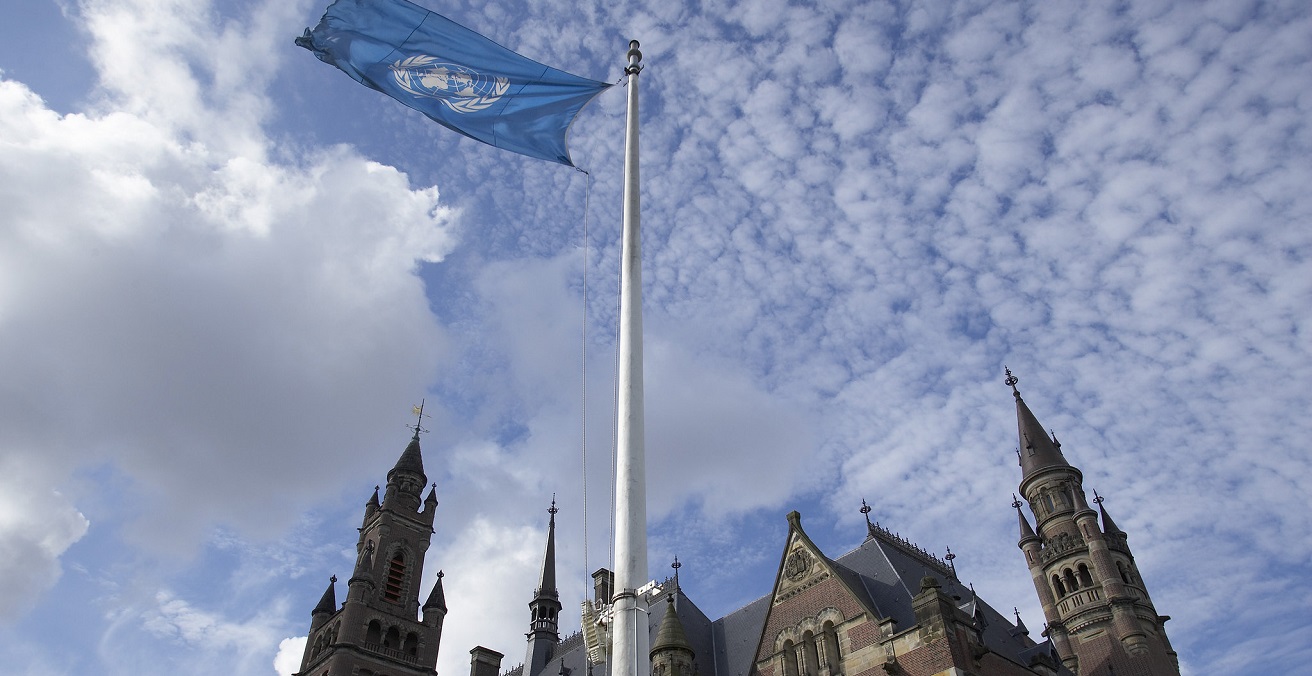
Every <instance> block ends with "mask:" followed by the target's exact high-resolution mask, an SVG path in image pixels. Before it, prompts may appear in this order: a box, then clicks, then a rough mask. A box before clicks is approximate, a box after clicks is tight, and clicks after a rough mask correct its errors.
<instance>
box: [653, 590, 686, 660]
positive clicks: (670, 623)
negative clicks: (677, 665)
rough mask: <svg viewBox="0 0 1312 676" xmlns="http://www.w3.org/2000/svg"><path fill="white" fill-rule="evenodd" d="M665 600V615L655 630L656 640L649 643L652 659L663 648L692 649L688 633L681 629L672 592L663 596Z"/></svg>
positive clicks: (681, 625)
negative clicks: (658, 627)
mask: <svg viewBox="0 0 1312 676" xmlns="http://www.w3.org/2000/svg"><path fill="white" fill-rule="evenodd" d="M665 600H666V603H665V616H664V617H663V618H661V627H660V629H658V630H657V631H656V640H655V641H652V645H651V656H652V658H653V659H655V657H656V654H657V653H660V652H662V651H665V650H686V651H688V652H689V653H692V651H693V650H692V645H690V644H689V643H688V634H687V632H685V631H684V630H683V623H682V622H680V621H679V614H678V612H677V611H675V609H674V593H671V594H670V595H669V596H667V597H665Z"/></svg>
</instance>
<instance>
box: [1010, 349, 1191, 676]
mask: <svg viewBox="0 0 1312 676" xmlns="http://www.w3.org/2000/svg"><path fill="white" fill-rule="evenodd" d="M1006 382H1007V385H1008V386H1010V387H1011V390H1012V395H1013V396H1014V397H1015V399H1016V420H1017V426H1018V429H1019V433H1020V445H1019V446H1018V448H1017V453H1018V454H1019V456H1020V467H1021V481H1020V493H1021V496H1022V497H1024V499H1025V501H1026V502H1027V503H1028V504H1029V507H1030V511H1031V512H1032V513H1033V514H1034V520H1035V525H1034V527H1031V526H1030V523H1029V519H1027V518H1026V516H1025V513H1024V512H1023V511H1021V505H1022V503H1021V501H1020V500H1019V499H1013V501H1012V506H1013V507H1015V509H1016V513H1017V515H1018V517H1019V527H1020V541H1019V543H1018V546H1019V547H1020V549H1021V551H1023V552H1024V553H1025V562H1026V564H1027V565H1028V566H1029V570H1030V577H1031V578H1033V580H1034V588H1035V590H1036V591H1037V592H1038V595H1039V603H1040V604H1041V605H1042V606H1043V614H1044V616H1045V618H1046V619H1047V622H1048V629H1047V634H1048V636H1049V638H1050V639H1051V640H1052V643H1053V645H1054V646H1055V647H1056V649H1057V653H1058V655H1059V656H1060V657H1061V661H1062V663H1063V664H1064V665H1066V667H1067V668H1068V669H1070V670H1071V671H1073V672H1075V673H1076V674H1079V675H1080V676H1112V675H1113V674H1116V675H1118V676H1139V675H1141V676H1164V675H1166V674H1179V673H1180V667H1179V664H1178V662H1177V660H1176V654H1175V651H1174V650H1172V649H1171V643H1170V641H1169V640H1168V639H1167V637H1166V630H1165V623H1166V621H1167V620H1168V619H1170V618H1169V617H1168V616H1163V615H1158V614H1157V611H1156V610H1155V609H1154V608H1153V603H1152V599H1151V598H1149V596H1148V590H1147V587H1146V586H1145V585H1144V582H1143V579H1142V578H1141V577H1139V571H1138V569H1137V568H1135V565H1134V554H1132V553H1131V551H1130V546H1129V543H1128V540H1127V538H1126V535H1125V533H1124V532H1122V531H1121V530H1120V529H1119V528H1118V527H1117V526H1116V524H1115V522H1113V521H1112V519H1111V517H1110V516H1109V515H1108V514H1107V511H1106V510H1105V509H1103V507H1102V502H1103V500H1102V498H1101V497H1097V494H1096V493H1095V494H1094V495H1095V498H1096V499H1095V501H1094V502H1095V504H1097V505H1098V511H1094V510H1093V509H1091V508H1090V507H1089V503H1088V500H1087V498H1086V496H1085V493H1084V486H1083V481H1084V475H1083V474H1082V473H1081V472H1080V470H1079V469H1077V468H1076V467H1074V466H1072V465H1071V464H1070V463H1069V462H1067V461H1066V457H1065V456H1064V455H1062V452H1061V442H1059V441H1058V440H1057V436H1056V435H1055V434H1054V435H1052V437H1051V438H1049V436H1048V434H1047V433H1046V432H1044V430H1043V427H1041V426H1040V425H1039V422H1038V420H1037V419H1036V418H1035V417H1034V414H1033V413H1031V412H1030V409H1029V407H1028V406H1026V405H1025V401H1024V400H1023V399H1021V396H1020V391H1019V390H1017V389H1016V383H1017V382H1019V380H1018V379H1017V378H1016V376H1014V375H1012V373H1011V370H1010V369H1007V380H1006ZM1100 516H1101V519H1102V525H1101V527H1099V523H1098V522H1099V517H1100Z"/></svg>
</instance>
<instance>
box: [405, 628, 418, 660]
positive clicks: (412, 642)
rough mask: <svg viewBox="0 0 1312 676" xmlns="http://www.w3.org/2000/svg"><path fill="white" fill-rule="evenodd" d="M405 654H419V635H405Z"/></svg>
mask: <svg viewBox="0 0 1312 676" xmlns="http://www.w3.org/2000/svg"><path fill="white" fill-rule="evenodd" d="M403 650H405V653H406V654H407V655H414V654H416V653H418V652H419V635H418V634H416V633H414V632H413V631H412V632H410V633H409V634H406V635H405V648H403Z"/></svg>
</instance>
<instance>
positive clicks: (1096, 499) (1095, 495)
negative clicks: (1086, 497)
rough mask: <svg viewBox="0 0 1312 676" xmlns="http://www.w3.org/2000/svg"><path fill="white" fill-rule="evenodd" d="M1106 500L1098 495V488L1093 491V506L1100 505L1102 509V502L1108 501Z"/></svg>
mask: <svg viewBox="0 0 1312 676" xmlns="http://www.w3.org/2000/svg"><path fill="white" fill-rule="evenodd" d="M1106 499H1107V498H1104V497H1103V496H1101V495H1098V489H1096V488H1095V489H1093V504H1095V505H1098V506H1099V507H1102V501H1103V500H1106Z"/></svg>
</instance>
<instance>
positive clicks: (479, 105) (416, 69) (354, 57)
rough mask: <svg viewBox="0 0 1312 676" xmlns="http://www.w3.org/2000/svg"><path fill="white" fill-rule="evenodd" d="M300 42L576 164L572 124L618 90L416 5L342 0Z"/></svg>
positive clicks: (417, 104) (452, 118) (495, 139)
mask: <svg viewBox="0 0 1312 676" xmlns="http://www.w3.org/2000/svg"><path fill="white" fill-rule="evenodd" d="M296 44H298V45H300V46H302V47H305V48H306V49H308V50H310V51H312V52H314V54H315V56H317V57H319V59H320V60H322V61H324V62H325V63H331V64H332V65H334V66H337V67H338V68H339V69H341V70H342V72H344V73H346V74H347V75H350V76H351V77H352V78H354V79H355V80H356V81H357V82H359V83H360V84H363V85H365V86H366V87H370V88H372V89H376V90H378V91H380V92H382V93H384V94H387V95H388V96H390V97H392V98H394V99H396V100H398V101H400V102H401V103H404V104H405V105H407V106H409V107H411V108H414V109H415V110H418V111H419V112H421V113H423V114H424V115H427V116H428V117H429V118H430V119H432V120H433V121H435V122H437V123H438V124H441V125H443V126H445V127H447V128H449V129H452V130H455V131H457V132H460V133H461V134H464V135H465V136H468V137H470V138H472V139H476V140H479V141H482V142H483V143H487V144H489V145H493V146H496V147H498V148H504V149H505V150H511V151H514V152H517V153H520V154H523V155H528V156H529V157H537V158H540V159H544V160H550V161H552V162H559V163H561V164H565V165H568V166H574V163H573V162H572V161H571V160H570V157H569V150H568V149H567V148H566V147H565V136H566V134H567V133H568V131H569V126H570V123H572V122H573V121H574V117H575V116H576V115H578V112H579V111H580V110H582V108H583V106H585V105H587V103H588V101H591V100H592V97H594V96H596V95H597V94H599V93H601V91H602V90H604V89H606V88H607V87H609V86H610V85H609V84H606V83H604V82H597V81H595V80H588V79H585V78H581V77H577V76H574V75H570V74H569V73H566V72H564V71H560V70H556V69H555V68H550V67H547V66H544V65H542V64H540V63H538V62H536V61H533V60H532V59H528V58H525V57H523V56H520V55H519V54H516V53H514V52H512V51H510V50H509V49H506V48H505V47H502V46H501V45H498V44H497V43H495V42H492V41H491V40H489V39H487V38H485V37H483V36H482V35H479V34H478V33H475V32H474V31H471V30H469V29H468V28H465V27H464V26H461V25H459V24H457V23H455V22H453V21H451V20H450V19H447V18H446V17H443V16H441V15H440V14H434V13H433V12H430V11H428V10H426V9H424V8H423V7H419V6H417V5H414V4H412V3H409V2H406V0H336V2H334V3H333V4H332V5H330V6H329V7H328V10H327V12H325V13H324V15H323V19H321V20H320V21H319V25H318V26H316V27H315V28H314V30H311V29H309V28H307V29H305V35H303V36H301V37H299V38H297V39H296Z"/></svg>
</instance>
